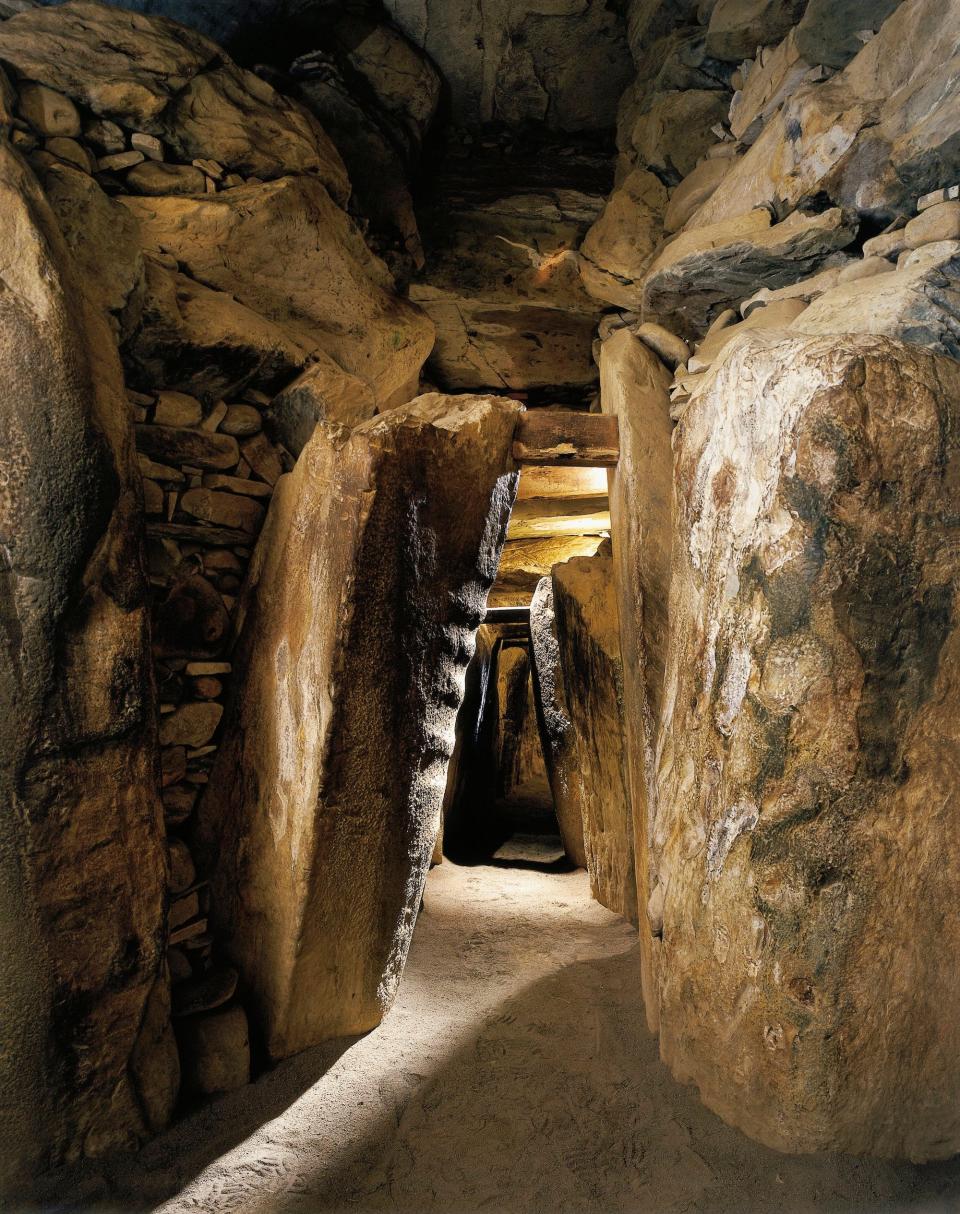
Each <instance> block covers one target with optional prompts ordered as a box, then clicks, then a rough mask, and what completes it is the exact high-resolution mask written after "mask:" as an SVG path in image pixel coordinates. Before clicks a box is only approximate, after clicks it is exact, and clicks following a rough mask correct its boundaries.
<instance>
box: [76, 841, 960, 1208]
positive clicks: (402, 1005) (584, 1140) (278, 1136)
mask: <svg viewBox="0 0 960 1214" xmlns="http://www.w3.org/2000/svg"><path fill="white" fill-rule="evenodd" d="M499 855H500V856H501V858H500V859H495V860H494V861H493V862H488V863H487V864H484V865H478V866H476V867H459V866H456V865H453V864H450V863H445V864H443V865H442V866H441V867H440V868H438V869H436V870H434V872H433V873H432V874H431V876H430V879H429V882H428V885H427V891H426V895H425V908H424V911H423V913H422V915H421V917H420V922H419V925H418V927H417V933H416V937H415V940H414V945H413V951H412V955H411V958H410V963H409V965H408V967H407V973H406V977H405V979H404V984H403V987H402V989H401V994H400V998H399V1001H398V1003H397V1005H396V1007H395V1008H394V1009H393V1011H392V1012H391V1013H390V1015H389V1016H388V1017H387V1019H386V1021H385V1022H384V1024H383V1025H382V1026H381V1027H380V1028H379V1029H378V1030H377V1031H376V1032H374V1033H371V1034H369V1035H368V1036H367V1037H365V1038H362V1039H360V1040H352V1041H349V1042H340V1043H336V1044H335V1045H332V1046H330V1047H329V1048H326V1049H320V1050H314V1051H310V1052H309V1053H307V1054H304V1055H301V1056H300V1057H298V1058H295V1059H291V1060H289V1061H288V1062H286V1063H284V1064H283V1065H281V1066H280V1067H278V1068H276V1070H274V1071H272V1072H270V1073H269V1074H267V1075H265V1076H264V1077H263V1078H261V1079H260V1080H259V1082H257V1083H256V1084H254V1085H253V1086H251V1087H249V1088H246V1089H244V1090H243V1091H241V1092H237V1093H233V1094H232V1095H230V1096H229V1097H226V1098H224V1099H222V1100H220V1101H218V1102H216V1103H214V1104H212V1105H210V1106H208V1107H207V1108H205V1109H204V1110H202V1111H201V1112H199V1113H197V1114H195V1115H194V1116H192V1117H191V1118H189V1119H188V1120H186V1121H185V1122H182V1123H181V1124H180V1125H179V1126H177V1127H176V1129H175V1130H173V1131H171V1132H170V1133H168V1134H166V1135H165V1136H163V1137H162V1138H160V1139H158V1140H156V1141H155V1142H153V1143H151V1144H150V1145H149V1146H148V1147H147V1148H145V1149H144V1150H143V1151H142V1152H141V1153H140V1154H139V1155H138V1156H137V1157H136V1158H135V1159H133V1160H131V1161H128V1162H126V1163H123V1164H121V1165H115V1166H114V1167H113V1168H112V1169H110V1170H109V1171H108V1172H107V1173H103V1172H101V1173H100V1174H99V1175H98V1177H97V1178H95V1179H94V1180H89V1181H87V1182H86V1192H87V1193H88V1198H87V1199H86V1200H85V1203H84V1204H85V1208H98V1209H101V1210H102V1209H124V1210H128V1209H133V1208H138V1209H150V1208H158V1207H159V1208H160V1209H162V1210H163V1211H164V1212H169V1214H173V1212H174V1211H176V1212H177V1214H180V1212H183V1211H203V1212H204V1214H220V1212H221V1211H235V1210H236V1211H244V1212H251V1214H252V1212H254V1211H256V1212H258V1214H259V1212H262V1214H267V1212H269V1214H275V1212H284V1214H285V1212H287V1211H297V1212H302V1214H307V1212H313V1211H341V1210H349V1211H386V1210H389V1211H409V1212H410V1214H414V1212H416V1214H421V1212H423V1211H437V1212H458V1214H460V1212H466V1211H481V1210H482V1211H491V1212H503V1214H507V1212H509V1214H521V1212H522V1214H532V1212H540V1211H543V1212H544V1214H547V1212H550V1214H554V1212H558V1211H591V1212H597V1214H607V1212H611V1211H650V1212H654V1211H656V1212H657V1214H662V1212H665V1211H704V1212H706V1211H710V1212H717V1211H743V1212H749V1211H777V1212H778V1214H784V1212H787V1214H793V1212H795V1211H796V1212H800V1211H818V1212H819V1211H828V1210H829V1211H834V1210H836V1211H841V1210H842V1211H848V1210H858V1211H871V1212H873V1211H881V1210H882V1211H892V1210H910V1211H934V1210H936V1211H941V1210H960V1162H958V1163H950V1164H943V1165H936V1166H931V1167H927V1168H913V1167H893V1166H890V1165H886V1164H882V1163H877V1162H873V1161H860V1160H855V1159H849V1158H841V1157H831V1158H803V1157H786V1156H781V1155H777V1154H775V1153H773V1152H772V1151H768V1150H765V1149H764V1148H762V1147H759V1146H757V1145H756V1144H754V1143H751V1142H749V1141H748V1140H747V1139H745V1138H744V1137H742V1136H741V1135H740V1134H739V1133H737V1132H736V1131H734V1130H731V1129H729V1128H728V1127H726V1126H725V1125H723V1124H722V1123H721V1122H720V1121H718V1120H717V1119H716V1118H715V1117H714V1116H713V1115H712V1114H710V1113H709V1112H707V1111H706V1110H705V1109H704V1108H703V1107H702V1106H701V1105H700V1104H699V1103H698V1101H697V1098H696V1095H695V1094H694V1092H692V1091H691V1090H689V1089H685V1088H681V1087H679V1086H678V1085H677V1084H675V1083H674V1082H673V1081H672V1079H671V1078H670V1076H669V1075H668V1074H667V1072H666V1071H665V1069H664V1068H663V1067H662V1066H661V1065H660V1062H659V1060H658V1058H657V1052H656V1047H655V1043H654V1041H653V1040H652V1038H651V1037H650V1036H649V1034H648V1033H647V1031H646V1028H645V1026H644V1021H643V1016H642V1013H641V1011H640V1004H639V994H638V985H639V984H638V959H637V958H638V952H637V946H636V944H635V941H634V936H633V933H632V931H631V930H630V928H629V927H628V926H627V925H626V924H625V923H624V922H623V921H621V920H620V919H618V918H616V917H615V916H614V915H612V914H610V913H609V912H607V911H605V910H604V909H603V908H602V907H600V906H598V905H597V904H596V903H595V902H592V901H591V900H590V898H589V891H588V886H587V879H586V876H585V875H584V874H583V873H580V872H574V873H571V872H566V871H563V869H564V865H563V863H562V862H559V858H558V857H557V856H556V855H551V854H550V853H549V852H547V851H545V850H544V849H543V847H542V846H541V847H537V846H536V845H533V844H530V845H527V846H524V845H521V846H519V847H518V846H516V845H514V846H513V848H512V851H510V852H509V853H508V852H501V853H499ZM505 855H509V857H510V860H509V864H507V863H505V861H504V859H503V857H504V856H505ZM83 1189H84V1186H83V1185H81V1186H80V1188H79V1189H77V1190H74V1196H75V1197H80V1196H81V1193H82V1191H83Z"/></svg>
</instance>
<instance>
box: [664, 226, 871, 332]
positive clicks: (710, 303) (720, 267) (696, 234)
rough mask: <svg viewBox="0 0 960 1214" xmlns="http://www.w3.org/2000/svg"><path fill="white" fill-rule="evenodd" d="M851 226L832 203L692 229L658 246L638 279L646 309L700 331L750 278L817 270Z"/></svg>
mask: <svg viewBox="0 0 960 1214" xmlns="http://www.w3.org/2000/svg"><path fill="white" fill-rule="evenodd" d="M856 230H857V225H856V221H855V220H854V219H853V217H852V216H850V215H846V214H844V213H843V212H842V211H841V210H840V209H839V208H838V207H834V208H832V209H830V210H829V211H825V212H824V213H823V214H820V215H810V216H807V215H802V214H801V213H800V212H799V211H794V212H793V214H791V215H789V216H788V217H787V218H786V219H784V220H782V221H781V222H780V223H771V218H770V213H769V211H767V210H766V209H764V208H758V209H757V210H755V211H751V212H750V213H749V214H747V215H739V216H737V217H736V218H734V219H728V220H724V221H722V222H720V223H715V224H710V225H708V226H706V227H693V228H691V229H690V230H688V231H685V232H681V233H680V235H678V236H675V237H674V238H673V240H672V241H670V242H669V243H668V244H667V245H665V246H664V247H663V249H662V250H661V252H660V253H659V254H658V255H657V256H656V258H655V259H654V260H653V262H652V264H651V265H650V267H649V269H648V270H647V273H646V275H645V277H644V280H643V304H644V309H645V314H649V316H650V317H651V318H655V319H657V320H660V321H662V322H663V323H664V324H666V325H667V326H668V327H670V326H672V327H675V328H676V329H678V330H679V331H680V332H681V333H682V334H684V335H688V334H689V335H694V334H698V333H700V332H702V331H703V329H704V328H705V327H706V326H707V324H708V323H709V321H710V320H712V319H713V318H714V317H715V316H716V314H717V313H718V312H720V311H722V310H723V309H724V308H726V307H729V306H730V305H731V304H735V303H737V302H738V301H739V300H740V299H742V298H743V297H744V296H746V295H749V294H750V293H751V291H752V288H753V287H754V286H755V285H756V283H757V282H762V283H763V284H765V285H766V286H768V287H780V286H786V285H787V284H788V283H791V282H795V281H796V280H797V279H798V278H802V277H804V276H805V275H807V274H811V273H813V272H814V271H815V270H817V269H818V268H819V267H820V266H821V265H822V264H823V262H824V261H825V260H826V259H827V258H828V257H829V256H830V254H831V253H833V252H835V251H836V250H838V249H842V248H844V247H845V246H846V245H848V244H850V242H851V241H852V240H853V238H854V236H855V235H856Z"/></svg>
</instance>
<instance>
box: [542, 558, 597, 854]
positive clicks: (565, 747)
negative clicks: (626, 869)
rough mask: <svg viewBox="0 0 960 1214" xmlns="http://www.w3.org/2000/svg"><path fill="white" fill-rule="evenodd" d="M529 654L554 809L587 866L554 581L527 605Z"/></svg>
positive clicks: (569, 846)
mask: <svg viewBox="0 0 960 1214" xmlns="http://www.w3.org/2000/svg"><path fill="white" fill-rule="evenodd" d="M530 653H531V657H532V659H533V670H534V681H533V686H534V692H535V697H536V706H537V717H538V719H539V723H540V736H541V737H542V739H543V757H544V761H545V763H546V767H547V775H548V776H549V779H550V789H551V791H552V793H553V807H554V809H555V811H556V814H557V822H558V824H559V826H560V837H561V839H562V840H563V848H564V851H565V852H566V853H567V856H568V857H569V858H570V859H571V860H572V861H573V863H574V864H576V865H577V867H578V868H586V867H587V849H586V846H585V844H584V837H583V836H584V821H583V798H582V796H580V795H579V792H580V790H579V789H578V788H577V786H576V784H575V779H576V774H577V773H576V769H575V763H576V734H575V733H574V728H573V722H572V721H571V719H570V710H569V708H568V707H567V691H566V682H565V680H564V677H563V667H562V665H561V662H560V643H559V639H558V637H557V624H556V616H555V614H554V609H553V578H552V577H550V576H549V575H548V576H547V577H544V578H541V579H540V582H539V583H538V585H537V588H536V590H535V591H534V593H533V598H532V599H531V600H530Z"/></svg>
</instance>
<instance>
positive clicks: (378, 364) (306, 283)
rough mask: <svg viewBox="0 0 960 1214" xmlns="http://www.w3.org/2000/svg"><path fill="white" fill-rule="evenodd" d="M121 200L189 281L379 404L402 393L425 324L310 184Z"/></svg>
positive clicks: (296, 180)
mask: <svg viewBox="0 0 960 1214" xmlns="http://www.w3.org/2000/svg"><path fill="white" fill-rule="evenodd" d="M123 202H124V203H125V205H127V206H128V207H129V208H130V209H131V211H132V212H133V214H134V215H135V216H136V217H137V219H138V220H139V221H140V224H141V229H142V231H143V233H144V239H145V240H149V241H150V242H151V243H155V244H159V245H162V246H163V247H164V248H166V249H168V250H169V251H170V252H172V253H173V254H174V255H175V256H176V258H177V259H178V261H179V262H180V263H181V264H182V266H183V267H184V269H185V270H186V272H187V273H189V274H190V276H191V277H193V278H195V279H197V280H198V281H199V282H201V283H203V284H204V285H205V286H207V287H211V288H213V289H215V290H218V291H225V292H227V293H229V294H232V295H234V296H235V297H236V299H237V300H239V301H240V303H242V304H245V305H246V306H247V307H249V308H252V309H253V310H254V311H256V312H259V313H260V314H261V315H263V316H266V317H267V318H268V319H270V320H271V321H273V322H274V323H275V324H278V325H279V326H280V327H281V328H282V329H283V330H284V332H285V333H286V335H287V336H288V338H289V339H290V340H292V341H294V342H296V343H297V344H299V345H301V346H303V347H304V348H305V349H306V350H314V349H317V348H319V349H320V350H322V351H324V352H326V353H327V354H329V355H330V356H331V357H333V358H334V359H336V361H337V362H338V363H339V364H340V365H341V366H342V367H343V368H344V370H345V371H347V372H349V373H350V374H352V375H357V376H359V377H360V378H361V379H363V380H365V381H366V382H367V383H369V384H370V386H371V387H372V388H373V390H374V392H375V394H376V398H377V402H378V403H379V404H381V405H385V404H388V403H390V402H391V401H392V400H393V398H394V397H396V396H397V395H398V394H399V398H400V399H401V400H402V399H406V398H407V397H408V396H409V394H410V392H409V389H410V383H411V380H413V381H415V380H416V376H417V373H418V372H419V369H420V367H421V365H422V363H423V361H424V359H425V358H426V356H427V354H428V353H429V351H430V348H431V346H432V344H433V325H432V324H431V323H430V321H429V320H428V319H427V317H425V316H424V315H423V313H422V312H420V311H419V309H417V308H415V307H413V306H412V305H411V304H409V303H408V302H407V301H406V300H403V299H399V298H397V296H395V295H394V294H393V293H392V291H393V280H392V279H391V277H390V274H389V272H388V271H387V268H386V266H385V265H384V264H383V263H382V262H381V261H380V260H379V259H378V258H376V257H374V255H373V254H372V253H371V252H370V250H369V249H368V248H367V246H366V245H365V244H364V242H363V237H362V236H361V234H360V231H359V229H358V228H357V227H356V226H355V225H354V224H353V222H352V221H351V220H350V219H349V218H348V216H347V215H346V213H345V212H344V211H342V210H340V208H339V207H338V206H336V205H335V203H334V202H333V200H332V199H331V197H330V195H329V194H328V193H327V191H326V190H325V189H324V187H323V185H322V184H321V183H320V181H319V180H317V179H316V178H313V177H285V178H282V179H281V180H279V181H271V182H265V183H263V184H262V185H251V186H241V187H237V188H236V189H232V190H226V191H224V192H223V193H222V194H216V195H209V196H208V197H207V198H203V199H201V198H135V197H132V196H130V197H125V198H124V199H123ZM278 247H279V248H281V249H282V250H283V256H281V257H278V256H277V249H278Z"/></svg>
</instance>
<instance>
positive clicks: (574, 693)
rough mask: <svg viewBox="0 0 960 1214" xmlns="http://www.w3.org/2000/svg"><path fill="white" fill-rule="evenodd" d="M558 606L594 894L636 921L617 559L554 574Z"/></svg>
mask: <svg viewBox="0 0 960 1214" xmlns="http://www.w3.org/2000/svg"><path fill="white" fill-rule="evenodd" d="M553 609H554V616H555V620H556V625H555V626H556V634H557V642H558V648H559V651H560V652H559V656H560V665H561V668H562V670H563V679H564V686H565V690H566V703H567V710H568V711H569V713H570V721H571V724H572V728H573V735H574V746H573V755H574V764H575V766H574V767H573V769H572V770H570V771H569V773H568V780H569V783H570V785H571V786H572V787H573V788H575V789H576V792H577V795H578V796H579V799H580V802H581V819H582V822H583V842H584V847H585V850H586V859H587V871H588V872H589V873H590V890H591V892H592V894H593V896H594V897H595V898H596V899H597V901H598V902H602V903H603V905H604V906H606V907H609V909H610V910H612V911H616V912H617V914H620V915H623V916H624V918H626V919H629V920H630V921H631V922H632V923H636V922H637V883H636V877H635V874H634V861H633V815H632V813H631V807H630V798H629V794H628V791H627V782H626V773H625V767H624V752H623V670H622V664H621V661H620V620H619V613H618V611H617V601H616V592H615V587H614V580H613V560H612V558H611V557H610V556H608V555H606V554H600V553H598V554H597V555H596V556H591V557H580V558H575V559H573V560H570V561H565V562H564V563H563V564H561V565H557V566H555V568H554V570H553Z"/></svg>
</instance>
